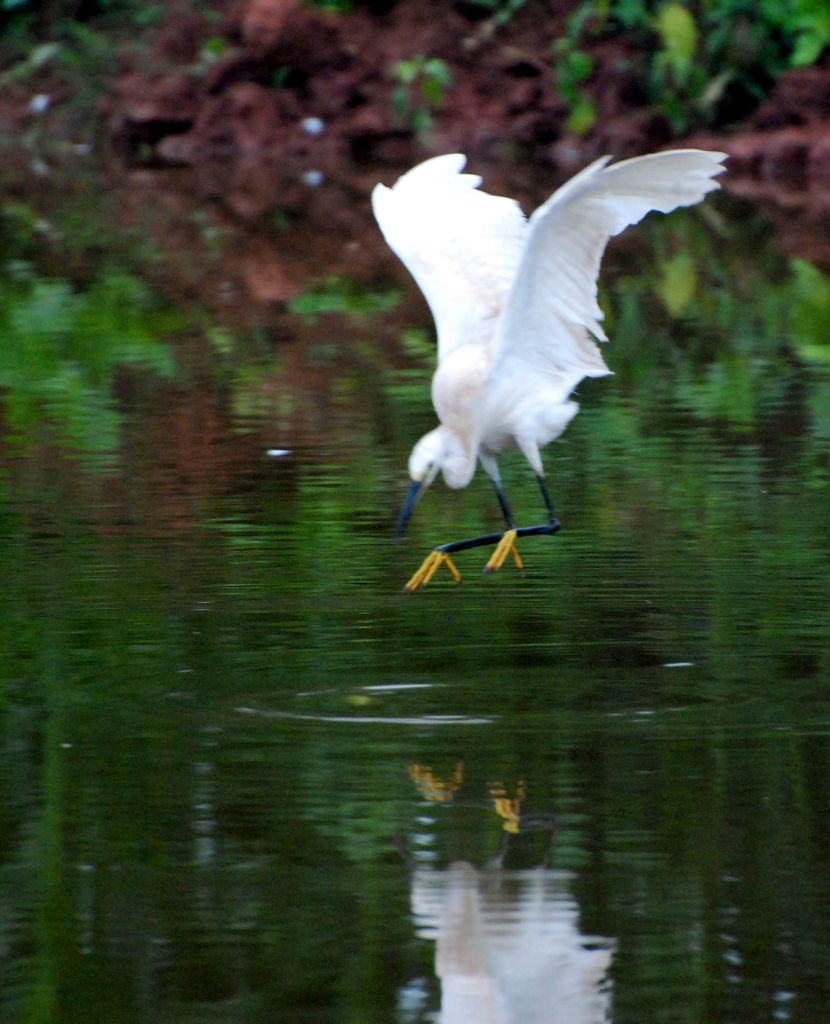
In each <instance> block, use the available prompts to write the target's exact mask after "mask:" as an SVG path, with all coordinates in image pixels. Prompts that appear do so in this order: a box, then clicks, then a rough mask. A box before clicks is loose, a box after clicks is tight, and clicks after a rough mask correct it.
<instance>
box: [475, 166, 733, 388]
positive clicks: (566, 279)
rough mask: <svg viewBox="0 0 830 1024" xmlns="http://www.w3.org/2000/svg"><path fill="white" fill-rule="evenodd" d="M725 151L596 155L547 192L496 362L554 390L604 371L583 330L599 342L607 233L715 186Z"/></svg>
mask: <svg viewBox="0 0 830 1024" xmlns="http://www.w3.org/2000/svg"><path fill="white" fill-rule="evenodd" d="M725 157H726V154H725V153H711V152H706V151H704V150H699V149H678V150H671V151H668V152H665V153H652V154H650V155H649V156H641V157H634V158H633V159H631V160H623V161H621V162H620V163H617V164H611V165H610V166H608V164H609V161H610V159H611V158H610V157H602V159H600V160H597V161H596V162H595V163H593V164H591V165H590V166H589V167H586V168H585V169H584V170H583V171H580V173H579V174H577V175H576V176H575V177H573V178H571V180H570V181H567V182H566V183H565V184H564V185H563V186H562V187H561V188H559V189H558V190H557V191H556V192H554V194H553V195H552V196H551V197H550V199H548V200H547V202H545V203H543V204H542V206H540V207H539V208H538V209H537V210H536V211H535V213H534V214H533V215H532V216H531V218H530V221H529V223H528V231H527V235H526V238H525V244H524V248H523V250H522V254H521V257H520V260H519V265H518V269H517V271H516V276H515V279H514V281H513V285H512V288H511V289H510V293H509V296H508V298H507V301H506V303H505V308H504V313H503V314H502V317H501V320H500V321H499V326H498V332H497V335H496V341H495V351H496V354H497V360H498V365H499V366H500V367H501V368H502V369H506V368H507V366H508V365H512V364H513V363H514V361H515V362H516V363H517V364H523V372H527V370H528V368H530V369H531V370H532V371H533V372H534V373H535V374H537V375H541V376H544V377H546V378H547V379H548V380H549V381H550V382H551V383H554V382H556V383H560V384H561V385H562V389H563V392H564V393H563V398H564V397H567V395H568V394H569V393H570V391H571V390H572V389H573V388H574V387H576V385H577V384H578V383H579V381H580V380H582V378H583V377H600V376H603V375H605V374H607V373H609V372H610V371H609V370H608V368H607V366H606V365H605V361H604V360H603V358H602V355H601V354H600V351H599V348H598V347H597V346H596V345H595V344H594V342H593V341H592V340H591V338H590V337H589V336H588V331H590V332H591V334H593V335H594V336H595V337H597V338H599V339H600V340H601V341H607V338H606V335H605V333H604V331H603V330H602V327H601V326H600V321H601V320H602V318H603V314H602V310H601V309H600V308H599V305H598V303H597V284H596V282H597V275H598V273H599V265H600V260H601V259H602V254H603V252H604V251H605V246H606V244H607V243H608V239H609V238H610V237H611V236H612V235H618V234H619V233H620V232H621V231H623V230H624V229H625V228H626V227H628V226H629V225H631V224H636V223H637V222H638V221H640V220H642V218H643V217H645V215H646V214H647V213H649V212H650V211H652V210H658V211H660V212H661V213H668V212H669V211H670V210H674V209H676V208H677V207H679V206H691V205H692V204H694V203H697V202H699V201H700V200H701V199H703V197H704V196H705V195H706V193H707V192H711V191H713V190H714V189H717V188H719V186H718V184H717V182H715V181H713V180H712V178H713V177H714V176H715V175H717V174H720V172H721V171H722V170H723V169H724V168H723V164H722V163H721V161H722V160H724V159H725ZM508 361H509V364H508Z"/></svg>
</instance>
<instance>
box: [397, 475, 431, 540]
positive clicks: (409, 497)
mask: <svg viewBox="0 0 830 1024" xmlns="http://www.w3.org/2000/svg"><path fill="white" fill-rule="evenodd" d="M423 489H424V485H423V481H422V480H413V481H412V483H411V484H410V485H409V490H408V491H407V494H406V501H404V503H403V508H402V509H401V514H400V515H399V516H398V522H397V525H396V526H395V536H396V537H398V538H400V537H403V535H404V534H405V533H406V527H407V525H408V524H409V518H410V516H411V515H412V513H413V511H414V509H415V506H416V505H417V504H418V500H419V498H420V497H421V493H422V491H423Z"/></svg>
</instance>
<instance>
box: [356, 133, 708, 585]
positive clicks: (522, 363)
mask: <svg viewBox="0 0 830 1024" xmlns="http://www.w3.org/2000/svg"><path fill="white" fill-rule="evenodd" d="M725 158H726V154H725V153H715V152H707V151H704V150H699V149H678V150H670V151H667V152H664V153H652V154H650V155H649V156H641V157H634V158H633V159H630V160H623V161H621V162H620V163H614V164H612V163H610V160H611V157H608V156H605V157H602V158H601V159H600V160H596V161H595V162H594V163H592V164H591V165H590V166H589V167H586V168H585V169H584V170H582V171H580V172H579V173H578V174H577V175H576V176H575V177H573V178H571V180H570V181H568V182H566V183H565V184H564V185H562V187H561V188H559V189H557V191H556V192H554V193H553V195H552V196H551V197H550V198H549V199H548V200H547V201H546V202H545V203H543V204H542V205H541V206H540V207H539V208H538V209H537V210H536V211H535V213H533V214H532V215H531V216H530V218H529V219H526V218H525V216H524V214H523V213H522V211H521V208H520V207H519V204H518V203H517V202H516V201H515V200H513V199H508V198H505V197H503V196H494V195H490V194H488V193H486V192H481V191H478V186H479V185H480V184H481V178H479V177H478V176H476V175H472V174H462V173H461V172H462V170H463V168H464V165H465V163H466V159H465V157H464V156H462V155H461V154H458V153H453V154H448V155H446V156H438V157H433V158H432V159H430V160H425V161H424V162H423V163H421V164H418V166H417V167H414V168H413V169H412V170H411V171H409V172H407V173H406V174H404V175H402V177H400V178H399V179H398V181H397V182H396V183H395V185H394V186H393V187H392V188H391V189H390V188H387V187H386V186H384V185H377V186H375V189H374V191H373V193H372V206H373V208H374V212H375V217H376V218H377V221H378V224H379V225H380V229H381V231H382V232H383V235H384V237H385V238H386V241H387V242H388V243H389V246H390V248H391V249H392V250H393V251H394V252H395V253H396V254H397V255H398V256H399V257H400V259H401V260H402V262H403V263H404V265H405V266H406V267H407V269H408V270H409V271H410V273H411V274H412V276H413V277H414V278H415V281H416V282H417V284H418V285H419V287H420V289H421V291H422V292H423V293H424V297H425V298H426V300H427V303H428V305H429V307H430V310H431V311H432V315H433V318H434V320H435V326H436V330H437V334H438V367H437V369H436V371H435V375H434V376H433V378H432V401H433V405H434V406H435V411H436V413H437V414H438V419H439V420H440V425H439V426H438V427H436V428H435V430H432V431H430V432H429V433H428V434H426V435H425V436H424V437H422V438H421V440H420V441H418V443H417V444H416V445H415V447H414V448H413V450H412V454H411V456H410V458H409V475H410V477H411V478H412V484H411V487H410V490H409V494H408V497H407V500H406V503H405V505H404V507H403V510H402V512H401V515H400V518H399V520H398V533H399V535H400V534H403V532H404V531H405V529H406V525H407V523H408V521H409V517H410V515H411V513H412V510H413V509H414V507H415V505H416V503H417V501H418V499H419V498H420V496H421V495H422V494H423V492H424V490H425V489H426V488H427V487H428V486H429V485H430V484H431V483H432V481H433V480H434V478H435V476H436V474H437V473H438V471H439V470H440V471H441V472H442V474H443V477H444V481H445V483H446V484H447V486H448V487H451V488H461V487H466V486H467V484H468V483H469V482H470V480H471V479H472V477H473V473H474V472H475V468H476V463H477V462H480V463H481V465H482V467H483V469H484V471H485V472H486V473H487V475H488V476H489V478H490V480H491V481H492V483H493V486H494V487H495V490H496V495H497V497H498V500H499V505H500V506H501V511H502V515H503V517H504V520H505V523H506V527H507V528H506V530H505V531H503V532H501V533H494V534H487V535H485V536H483V537H473V538H470V539H468V540H461V541H453V542H451V543H449V544H442V545H440V546H439V547H437V548H435V550H434V551H432V552H431V553H430V554H429V555H428V556H427V558H426V559H425V560H424V563H423V564H422V565H421V567H420V568H419V569H418V571H417V572H416V573H415V574H414V575H413V577H412V578H411V579H410V580H409V582H408V583H407V584H406V589H407V590H410V591H414V590H418V589H419V588H420V587H422V586H425V585H426V584H427V583H428V582H429V581H430V580H431V579H432V577H433V576H434V574H435V572H436V571H437V570H438V568H439V567H440V566H441V565H446V566H447V568H448V569H449V570H450V572H451V573H452V575H453V576H454V578H455V579H456V580H460V578H461V577H460V574H459V572H458V570H457V568H456V567H455V565H454V564H453V561H452V559H451V558H450V554H451V553H453V552H456V551H462V550H465V549H467V548H472V547H480V546H482V545H485V544H495V545H496V548H495V551H494V553H493V555H492V557H491V558H490V560H489V561H488V562H487V565H486V566H485V569H487V570H488V571H490V572H494V571H495V570H497V569H499V568H501V566H502V565H503V564H504V562H505V560H506V559H507V557H508V555H510V556H512V558H513V560H514V561H515V563H516V565H517V567H518V568H520V569H521V567H522V563H521V559H520V557H519V554H518V551H517V549H516V540H517V538H518V537H523V536H528V535H530V534H552V533H556V532H557V531H558V530H559V529H560V523H559V520H558V519H557V518H556V514H555V512H554V508H553V502H552V500H551V496H550V492H549V490H548V487H547V484H546V482H545V473H544V469H543V466H542V460H541V456H540V449H541V448H543V447H544V446H545V445H546V444H549V443H550V442H551V441H553V440H554V439H555V438H557V437H559V435H560V434H561V433H562V432H563V430H564V429H565V427H566V426H567V425H568V423H569V422H570V421H571V419H573V417H574V415H575V414H576V412H577V410H578V408H579V407H578V405H577V404H576V402H574V401H572V400H571V397H570V396H571V392H572V391H573V389H574V388H575V387H576V386H577V384H578V383H579V382H580V381H581V380H582V379H583V378H584V377H602V376H605V375H606V374H608V373H610V372H611V371H610V370H609V369H608V367H607V366H606V365H605V361H604V360H603V358H602V355H601V353H600V350H599V348H598V346H597V345H596V343H595V342H594V340H593V339H592V338H591V335H593V336H594V338H596V339H597V340H599V341H607V337H606V335H605V333H604V332H603V330H602V327H601V325H600V321H601V320H602V318H603V314H602V310H601V309H600V308H599V305H598V303H597V286H596V279H597V275H598V273H599V265H600V260H601V259H602V254H603V252H604V250H605V246H606V244H607V242H608V240H609V238H610V237H611V236H612V235H618V234H619V233H620V232H621V231H623V230H624V229H625V228H626V227H628V226H629V225H631V224H636V223H638V222H639V221H640V220H642V218H643V217H645V215H646V214H647V213H649V212H651V211H652V210H656V211H659V212H661V213H668V212H669V211H671V210H674V209H676V208H677V207H679V206H691V205H693V204H694V203H698V202H700V200H701V199H703V197H704V196H705V195H706V194H707V193H708V192H711V191H713V190H714V189H717V188H718V187H719V186H718V184H717V182H715V181H713V180H712V179H713V178H714V177H715V175H717V174H720V173H721V172H722V171H723V169H724V168H723V164H722V161H723V160H724V159H725ZM511 447H513V448H518V449H519V450H520V451H521V452H522V453H523V454H524V456H525V458H526V459H527V461H528V462H529V463H530V466H531V468H532V469H533V472H534V473H535V474H536V479H537V481H538V483H539V487H540V489H541V492H542V498H543V500H544V503H545V510H546V514H547V515H546V519H547V521H546V522H545V523H544V524H543V525H541V526H526V527H518V526H517V524H516V520H515V519H514V518H513V514H512V512H511V511H510V508H509V506H508V503H507V499H506V497H505V494H504V490H503V488H502V484H501V478H500V476H499V469H498V462H497V457H498V455H499V454H500V453H501V452H502V451H503V450H504V449H505V448H511Z"/></svg>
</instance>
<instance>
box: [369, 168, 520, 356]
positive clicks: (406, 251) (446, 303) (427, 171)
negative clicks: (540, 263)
mask: <svg viewBox="0 0 830 1024" xmlns="http://www.w3.org/2000/svg"><path fill="white" fill-rule="evenodd" d="M464 164H465V158H464V157H463V156H462V155H461V154H459V153H454V154H449V155H447V156H439V157H433V158H432V159H430V160H426V161H424V162H423V163H421V164H419V165H418V166H417V167H414V168H413V169H412V170H411V171H409V172H408V173H406V174H404V175H403V176H402V177H401V178H399V179H398V181H397V182H396V184H395V185H394V187H393V188H391V189H390V188H386V186H384V185H378V186H376V188H375V190H374V192H373V193H372V206H373V208H374V211H375V217H376V218H377V221H378V224H379V225H380V229H381V231H382V232H383V235H384V237H385V238H386V241H387V242H388V243H389V247H390V248H391V249H392V250H393V251H394V252H395V253H396V254H397V255H398V256H399V257H400V259H401V261H402V262H403V263H404V265H405V266H406V267H407V269H408V270H409V272H410V273H411V274H412V276H413V277H414V278H415V280H416V282H417V283H418V286H419V287H420V289H421V291H422V292H423V293H424V297H425V298H426V300H427V302H428V304H429V307H430V310H431V311H432V315H433V318H434V319H435V325H436V329H437V332H438V358H439V360H440V359H441V358H443V357H444V356H445V355H446V354H447V352H449V351H451V350H452V349H453V348H455V347H456V346H457V345H459V344H465V343H476V344H481V345H492V343H493V338H494V334H495V327H496V324H497V322H498V318H499V315H500V314H501V311H502V308H503V305H504V302H505V299H506V297H507V293H508V290H509V288H510V284H511V281H512V280H513V277H514V275H515V272H516V267H517V266H518V262H519V256H520V253H521V251H522V245H523V242H524V237H525V233H526V231H527V222H526V220H525V217H524V214H523V213H522V211H521V209H520V207H519V205H518V203H516V202H515V201H514V200H513V199H507V198H505V197H503V196H494V195H489V194H488V193H486V192H479V191H478V186H479V185H480V184H481V179H480V178H479V177H477V176H476V175H472V174H462V173H461V171H462V169H463V167H464Z"/></svg>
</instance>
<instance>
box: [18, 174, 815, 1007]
mask: <svg viewBox="0 0 830 1024" xmlns="http://www.w3.org/2000/svg"><path fill="white" fill-rule="evenodd" d="M511 173H512V174H514V180H513V187H512V188H511V187H510V181H511ZM492 174H493V175H494V176H495V177H496V179H497V182H498V184H497V185H496V186H495V187H496V188H498V187H499V186H501V187H503V188H504V190H505V191H515V192H516V193H518V194H521V195H522V196H523V198H527V197H531V198H532V199H534V200H538V199H539V198H541V197H542V196H543V195H544V193H545V190H546V188H547V183H546V182H545V181H544V178H543V176H541V177H540V178H539V179H538V180H534V179H533V177H532V176H530V177H529V179H528V180H523V179H522V175H521V174H520V172H519V171H518V170H516V171H513V172H511V169H510V168H494V169H492ZM392 177H393V174H392V173H391V172H390V171H389V170H388V169H384V170H383V171H380V172H377V173H374V174H369V173H367V171H366V170H365V169H363V170H360V171H358V170H355V171H354V173H353V174H352V173H346V172H344V175H343V179H342V180H336V181H332V180H324V181H323V182H322V183H319V182H317V181H316V180H315V181H313V182H306V183H305V184H303V183H302V182H301V183H300V184H298V183H297V181H295V180H293V179H292V180H291V181H287V182H281V183H279V187H277V186H274V191H273V192H272V193H271V194H269V195H268V196H267V198H266V200H263V201H262V202H254V201H252V200H251V199H250V194H249V193H245V192H244V190H242V191H241V192H234V191H233V189H232V188H226V189H225V190H224V192H223V193H222V196H221V197H220V195H219V192H218V190H217V189H216V188H215V187H214V186H213V185H212V184H211V183H210V182H205V181H198V180H197V181H195V182H194V181H193V180H192V179H191V178H190V177H189V172H188V174H185V173H184V172H182V174H181V175H179V176H176V175H173V176H172V180H167V178H165V177H164V176H163V175H161V174H160V173H159V174H156V173H154V172H138V173H134V174H132V175H128V176H127V178H126V180H124V178H123V176H122V177H121V179H119V177H118V175H113V174H109V175H107V174H104V175H103V176H101V173H100V171H99V169H98V168H96V167H94V166H89V167H87V168H86V169H84V170H83V171H79V170H77V169H72V168H70V169H69V170H67V169H66V168H61V167H56V168H55V169H54V170H53V172H52V176H51V177H50V178H48V180H44V181H39V182H34V184H33V185H31V187H29V188H24V187H23V186H22V185H21V184H20V181H19V180H15V181H12V182H10V183H7V184H6V187H5V192H4V198H3V204H2V219H1V220H0V232H1V233H0V244H2V251H1V253H0V255H1V256H2V275H1V276H0V323H1V324H2V335H3V343H2V347H0V387H1V388H2V421H1V422H0V428H1V429H2V437H0V531H2V544H0V562H1V563H2V579H3V586H2V599H0V637H2V643H0V665H1V666H2V676H0V744H2V762H0V763H2V768H0V908H2V910H1V911H0V1020H3V1021H6V1020H8V1021H18V1020H20V1021H27V1022H61V1024H64V1022H65V1024H94V1022H102V1024H103V1022H106V1024H116V1022H120V1021H123V1022H131V1024H132V1022H145V1021H146V1022H148V1024H149V1022H152V1024H159V1022H164V1021H170V1022H174V1021H175V1022H177V1024H182V1022H193V1024H197V1022H198V1024H202V1022H215V1021H222V1022H228V1024H231V1022H246V1024H247V1022H257V1024H258V1022H266V1021H268V1022H275V1021H280V1022H282V1021H285V1022H289V1021H290V1022H298V1024H300V1022H302V1024H307V1022H308V1024H311V1022H314V1024H317V1022H320V1024H323V1022H325V1024H328V1022H332V1024H340V1022H342V1024H348V1022H355V1024H356V1022H360V1024H421V1022H427V1021H437V1020H442V1021H443V1024H462V1022H465V1024H487V1022H490V1021H493V1022H495V1021H498V1022H500V1024H501V1022H504V1024H506V1022H511V1024H512V1022H516V1024H534V1022H538V1024H543V1022H544V1024H598V1022H613V1024H642V1022H645V1021H648V1022H650V1024H653V1022H671V1024H687V1022H688V1024H693V1022H694V1024H702V1022H706V1024H709V1022H712V1024H714V1022H718V1024H726V1022H730V1024H761V1022H774V1021H794V1022H803V1024H808V1022H809V1024H815V1022H817V1021H821V1020H826V1019H828V1018H830V979H829V978H828V971H827V965H828V963H830V699H828V695H829V694H830V691H828V683H830V614H829V612H828V609H830V501H828V498H830V277H828V276H827V273H826V270H827V268H826V267H824V268H822V267H821V266H819V265H816V264H814V263H812V262H810V261H809V260H806V259H803V258H798V257H792V256H787V255H784V253H783V252H782V250H781V249H780V248H779V247H778V245H777V242H776V233H775V232H774V231H773V229H772V227H771V224H770V221H769V219H768V218H767V216H766V215H765V214H764V212H762V211H761V210H759V209H756V208H755V207H754V206H752V205H751V204H749V203H748V202H746V201H740V200H737V199H735V198H734V197H730V196H729V195H725V194H722V195H718V196H716V197H711V198H710V200H707V204H706V207H705V208H700V209H697V210H695V211H691V212H681V213H678V214H676V215H672V216H671V217H669V218H659V217H653V218H651V219H650V220H648V221H647V222H644V223H643V224H642V225H641V226H640V227H638V228H636V229H633V230H632V231H630V232H629V233H628V234H626V235H625V236H624V237H623V238H621V239H619V240H618V241H616V242H615V243H614V245H613V246H612V248H611V250H610V252H609V255H608V258H607V261H606V264H605V268H604V274H603V278H602V287H601V302H602V305H603V307H604V308H605V310H606V312H607V324H608V333H609V335H610V337H611V339H612V340H611V342H610V344H609V346H608V349H607V359H608V361H609V364H610V366H611V368H612V369H613V370H614V373H615V376H613V377H609V378H606V379H604V380H597V381H586V382H585V383H584V384H583V385H581V386H580V388H579V389H578V390H579V401H580V402H581V412H580V414H579V416H578V417H577V418H576V419H575V420H574V422H573V423H572V424H571V426H570V428H569V429H568V431H567V432H566V434H565V435H564V436H563V437H562V438H561V439H560V441H558V442H557V443H555V444H554V445H552V446H551V447H550V448H549V449H548V450H547V452H546V464H547V467H548V471H549V475H550V479H551V484H552V489H553V493H554V498H555V500H556V502H557V509H558V511H559V514H560V516H561V518H562V520H563V523H564V529H563V530H562V532H561V533H560V534H558V535H557V536H555V537H537V538H528V539H526V540H525V541H524V543H523V547H522V553H523V556H524V558H525V561H526V566H527V571H526V574H525V575H524V576H523V577H520V576H519V575H518V574H517V573H516V572H515V570H514V569H513V568H512V566H510V565H508V566H506V567H505V568H504V569H503V570H502V571H501V572H500V573H499V574H497V575H495V576H490V575H484V574H482V572H481V568H482V565H483V563H484V561H485V560H486V552H485V551H483V550H481V549H479V550H474V551H470V552H466V553H462V554H460V555H459V556H458V565H459V569H460V570H461V573H462V577H463V580H462V583H461V585H460V586H459V585H456V584H455V583H453V582H452V580H451V579H450V577H449V576H448V575H447V576H438V577H436V579H435V580H434V581H433V582H432V583H431V584H430V585H429V587H427V588H426V589H425V590H424V591H423V592H421V593H419V594H417V595H414V596H408V595H405V594H403V593H402V585H403V583H404V582H405V580H406V579H407V577H408V576H409V574H410V573H411V572H412V571H413V570H414V569H415V568H416V566H417V565H418V563H419V562H420V561H421V559H422V558H423V556H424V555H425V554H426V553H427V551H429V550H430V549H431V548H432V547H433V546H434V545H435V544H436V543H439V542H444V541H448V540H453V539H457V538H459V537H463V536H468V535H472V534H474V533H477V532H487V531H489V530H493V529H497V528H498V521H499V519H498V507H497V506H496V504H495V501H494V498H493V496H492V493H491V491H490V488H489V486H488V485H487V483H486V480H484V479H482V478H481V476H480V475H479V476H478V477H477V478H476V480H475V481H474V482H473V484H472V485H471V486H470V487H469V488H468V489H467V490H466V491H463V492H450V491H448V490H446V489H444V488H443V486H442V485H440V484H437V485H436V486H435V487H433V488H432V489H431V490H430V492H429V493H428V495H427V496H426V497H425V499H424V500H423V502H422V503H421V505H420V506H419V507H418V509H417V511H416V514H415V516H414V518H413V521H412V525H411V529H410V532H409V535H408V537H407V539H406V540H405V541H404V542H402V543H397V544H396V543H395V542H393V540H392V528H393V525H394V520H395V516H396V513H397V510H398V508H399V505H400V501H401V500H402V497H403V495H404V491H405V486H406V471H405V467H406V458H407V455H408V452H409V448H410V446H411V445H412V443H413V442H414V441H415V440H416V439H417V438H418V437H419V436H420V435H421V434H422V433H424V432H425V431H426V430H427V429H429V428H430V427H431V426H432V424H433V422H434V414H433V412H432V410H431V406H430V402H429V378H430V374H431V366H432V361H433V342H432V335H431V326H430V323H429V318H428V314H427V312H426V309H425V307H424V306H423V305H422V304H421V301H420V299H419V298H418V296H417V293H416V292H415V289H414V285H413V284H412V283H411V282H410V281H409V279H408V278H407V277H406V275H405V273H404V272H403V270H402V269H401V268H399V267H398V266H397V265H396V264H395V263H394V261H393V258H392V257H391V255H390V254H389V253H388V252H387V251H386V250H385V247H384V246H383V244H382V242H381V240H380V238H379V236H378V235H377V233H376V230H375V228H374V226H373V224H372V221H371V216H370V213H369V209H368V193H369V188H370V186H371V184H372V182H373V181H374V180H377V179H378V178H383V179H384V180H386V181H387V182H388V181H390V180H391V179H392ZM488 184H489V179H488ZM505 463H506V465H505V467H504V475H505V483H506V487H507V490H508V493H509V494H510V495H511V496H512V500H513V504H514V506H515V508H516V510H517V512H518V513H519V516H520V518H522V519H527V520H528V521H536V520H537V519H538V518H539V515H540V511H541V510H540V508H539V498H538V492H537V490H536V487H535V483H534V481H533V479H532V477H531V475H530V474H528V472H527V470H526V467H525V466H524V465H523V464H522V460H521V459H519V458H516V459H515V460H510V459H506V460H505ZM442 999H443V1011H442V1010H441V1006H442ZM441 1013H443V1016H440V1014H441Z"/></svg>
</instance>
